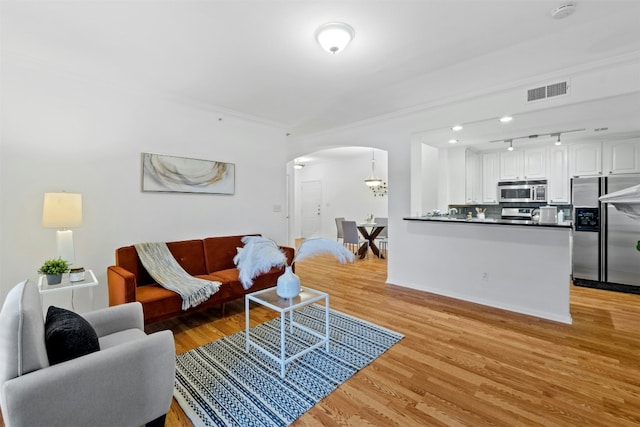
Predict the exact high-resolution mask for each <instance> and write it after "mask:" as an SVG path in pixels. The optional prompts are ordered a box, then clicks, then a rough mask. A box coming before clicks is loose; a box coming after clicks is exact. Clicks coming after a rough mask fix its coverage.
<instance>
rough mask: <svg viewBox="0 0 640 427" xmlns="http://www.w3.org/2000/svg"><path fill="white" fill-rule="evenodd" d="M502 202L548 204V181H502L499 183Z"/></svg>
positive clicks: (499, 198)
mask: <svg viewBox="0 0 640 427" xmlns="http://www.w3.org/2000/svg"><path fill="white" fill-rule="evenodd" d="M498 200H499V201H500V202H546V201H547V180H546V179H537V180H529V181H500V182H498Z"/></svg>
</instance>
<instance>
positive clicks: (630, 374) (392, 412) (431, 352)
mask: <svg viewBox="0 0 640 427" xmlns="http://www.w3.org/2000/svg"><path fill="white" fill-rule="evenodd" d="M392 256H393V254H392ZM296 272H297V274H298V275H299V276H300V277H301V279H302V282H303V283H304V284H305V285H307V286H309V287H312V288H316V289H320V290H323V291H326V292H328V293H329V294H330V295H331V307H332V308H335V309H337V310H340V311H343V312H345V313H349V314H352V315H355V316H357V317H360V318H362V319H366V320H369V321H372V322H375V323H377V324H379V325H381V326H385V327H387V328H390V329H393V330H395V331H397V332H400V333H402V334H404V335H405V338H404V339H403V340H401V341H400V342H399V343H398V344H396V345H395V346H393V347H392V348H391V349H390V350H389V351H388V352H386V353H385V354H383V355H382V356H381V357H379V358H378V359H376V360H375V361H374V362H373V363H372V364H371V365H369V366H368V367H366V368H364V369H363V370H361V371H360V372H359V373H357V374H356V375H354V376H353V377H352V378H351V379H349V380H348V381H347V382H346V383H344V384H343V385H342V386H340V387H339V388H338V389H337V390H336V391H334V392H333V393H332V394H330V395H329V396H328V397H327V398H325V399H324V400H322V401H321V402H320V403H319V404H317V405H316V406H315V407H313V408H312V409H311V410H310V411H309V412H307V413H306V414H304V415H303V416H302V417H300V418H299V419H298V420H297V421H296V422H295V423H294V426H333V425H349V426H362V425H375V426H603V427H604V426H606V427H610V426H638V425H640V295H629V294H621V293H615V292H607V291H600V290H593V289H585V288H578V287H572V288H571V315H572V316H573V325H565V324H560V323H555V322H551V321H546V320H541V319H536V318H533V317H529V316H524V315H519V314H514V313H510V312H506V311H501V310H497V309H491V308H487V307H484V306H480V305H475V304H471V303H466V302H462V301H458V300H453V299H449V298H445V297H441V296H437V295H432V294H428V293H424V292H419V291H415V290H411V289H406V288H402V287H399V286H393V285H387V284H385V280H386V261H384V260H379V259H377V258H373V257H370V258H367V259H364V260H358V261H357V262H356V263H354V264H347V265H341V264H338V263H337V262H336V261H335V260H334V259H333V258H330V257H317V258H313V259H310V260H306V261H304V262H301V263H299V264H298V265H297V266H296ZM243 310H244V306H243V303H242V302H241V301H237V302H234V303H231V304H227V307H226V315H225V317H220V313H219V312H218V311H216V310H209V311H206V312H202V313H198V314H194V315H191V316H186V317H183V318H179V319H173V320H170V321H166V322H162V323H158V324H155V325H152V327H150V328H149V331H150V332H151V331H155V330H160V329H171V330H172V331H173V332H174V334H175V341H176V348H177V351H178V352H184V351H187V350H190V349H192V348H195V347H197V346H200V345H202V344H205V343H207V342H209V341H212V340H215V339H217V338H220V337H222V336H224V335H228V334H232V333H234V332H237V331H240V330H242V328H243V327H244V311H243ZM253 310H254V312H253V313H252V319H256V323H258V322H262V321H266V320H268V319H270V318H271V317H273V314H272V313H270V312H268V311H267V310H265V309H263V308H254V309H253ZM0 425H2V421H1V420H0ZM166 425H167V426H171V427H174V426H192V424H191V422H190V421H189V420H188V419H187V418H186V416H185V415H184V413H183V412H182V410H181V409H180V407H179V406H178V404H177V403H175V401H174V402H173V404H172V406H171V410H170V412H169V414H168V417H167V424H166Z"/></svg>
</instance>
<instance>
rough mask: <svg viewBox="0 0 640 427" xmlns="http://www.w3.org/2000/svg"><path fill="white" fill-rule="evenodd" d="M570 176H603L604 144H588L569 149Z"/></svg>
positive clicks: (575, 145)
mask: <svg viewBox="0 0 640 427" xmlns="http://www.w3.org/2000/svg"><path fill="white" fill-rule="evenodd" d="M569 175H570V176H600V175H602V144H601V143H600V142H588V143H580V144H573V145H571V146H570V147H569Z"/></svg>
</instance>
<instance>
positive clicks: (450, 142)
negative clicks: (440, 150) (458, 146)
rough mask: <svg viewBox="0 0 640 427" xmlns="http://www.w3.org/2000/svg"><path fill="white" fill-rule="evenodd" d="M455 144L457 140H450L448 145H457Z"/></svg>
mask: <svg viewBox="0 0 640 427" xmlns="http://www.w3.org/2000/svg"><path fill="white" fill-rule="evenodd" d="M457 142H458V140H457V139H450V140H449V144H455V143H457Z"/></svg>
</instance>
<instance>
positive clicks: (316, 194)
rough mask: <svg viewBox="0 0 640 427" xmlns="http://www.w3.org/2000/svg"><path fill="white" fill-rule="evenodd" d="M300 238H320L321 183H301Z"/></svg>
mask: <svg viewBox="0 0 640 427" xmlns="http://www.w3.org/2000/svg"><path fill="white" fill-rule="evenodd" d="M301 196H302V237H303V238H305V239H308V238H311V237H320V236H321V231H322V210H321V206H322V183H321V182H320V181H303V182H302V191H301Z"/></svg>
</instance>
